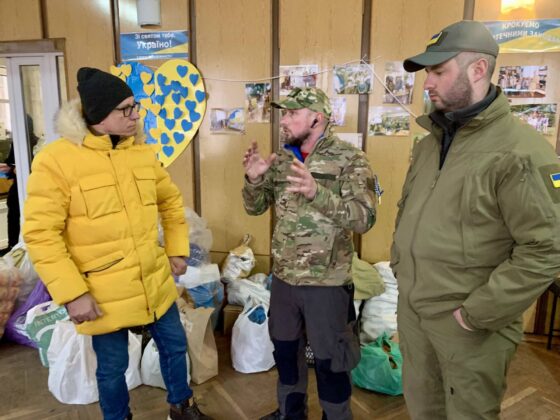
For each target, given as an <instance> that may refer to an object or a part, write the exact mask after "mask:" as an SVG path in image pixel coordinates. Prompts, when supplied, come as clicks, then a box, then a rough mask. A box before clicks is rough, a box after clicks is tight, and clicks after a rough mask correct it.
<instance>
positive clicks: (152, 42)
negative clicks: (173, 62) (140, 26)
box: [120, 31, 189, 62]
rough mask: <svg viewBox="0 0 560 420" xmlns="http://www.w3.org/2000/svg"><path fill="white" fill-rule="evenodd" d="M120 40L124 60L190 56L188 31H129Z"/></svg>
mask: <svg viewBox="0 0 560 420" xmlns="http://www.w3.org/2000/svg"><path fill="white" fill-rule="evenodd" d="M120 42H121V61H123V62H127V61H140V60H167V59H170V58H184V59H187V58H188V57H189V34H188V31H165V32H128V33H122V34H121V36H120Z"/></svg>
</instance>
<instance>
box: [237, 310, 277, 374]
mask: <svg viewBox="0 0 560 420" xmlns="http://www.w3.org/2000/svg"><path fill="white" fill-rule="evenodd" d="M258 308H262V310H263V311H264V314H265V320H264V322H262V323H261V324H258V323H256V322H253V321H251V319H250V318H249V317H250V316H251V314H252V313H253V312H255V311H256V310H257V309H258ZM267 313H268V306H266V305H263V304H258V305H256V306H252V304H247V305H245V308H244V309H243V312H242V313H241V314H240V315H239V317H238V318H237V320H236V321H235V324H234V325H233V331H232V337H231V361H232V363H233V368H234V369H235V370H236V371H238V372H242V373H255V372H264V371H267V370H269V369H270V368H272V367H273V366H274V357H273V355H272V352H273V351H274V346H273V345H272V341H270V336H269V335H268V315H267Z"/></svg>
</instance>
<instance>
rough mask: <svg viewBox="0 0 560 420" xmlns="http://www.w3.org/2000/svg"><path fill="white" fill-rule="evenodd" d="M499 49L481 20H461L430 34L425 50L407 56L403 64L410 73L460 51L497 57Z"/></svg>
mask: <svg viewBox="0 0 560 420" xmlns="http://www.w3.org/2000/svg"><path fill="white" fill-rule="evenodd" d="M499 49H500V47H499V46H498V43H497V42H496V41H495V40H494V38H493V37H492V34H491V33H490V31H489V30H488V28H486V26H484V24H483V23H482V22H477V21H475V20H462V21H460V22H456V23H454V24H452V25H449V26H448V27H446V28H444V29H443V30H442V31H441V32H439V33H437V34H435V35H434V36H432V38H431V39H430V41H429V42H428V45H427V46H426V51H425V52H423V53H422V54H418V55H415V56H414V57H410V58H407V59H406V60H404V63H403V66H404V69H405V70H406V71H408V72H411V73H412V72H415V71H418V70H422V69H423V68H424V67H427V66H437V65H438V64H441V63H444V62H446V61H447V60H450V59H452V58H453V57H455V56H456V55H458V54H459V53H461V52H478V53H485V54H490V55H492V56H494V57H497V56H498V51H499Z"/></svg>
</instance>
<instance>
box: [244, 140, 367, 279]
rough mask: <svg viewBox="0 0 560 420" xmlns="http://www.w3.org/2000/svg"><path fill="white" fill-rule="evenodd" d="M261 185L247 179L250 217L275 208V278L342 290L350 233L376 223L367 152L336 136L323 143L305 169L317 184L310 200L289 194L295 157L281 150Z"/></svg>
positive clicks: (347, 267)
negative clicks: (335, 287) (339, 287)
mask: <svg viewBox="0 0 560 420" xmlns="http://www.w3.org/2000/svg"><path fill="white" fill-rule="evenodd" d="M277 155H278V156H277V158H276V160H275V161H274V163H273V164H272V166H271V167H270V168H269V170H268V171H267V172H266V174H265V175H264V179H263V180H262V181H261V182H260V183H258V184H251V183H249V182H248V180H247V179H246V180H245V186H244V188H243V202H244V205H245V209H246V211H247V213H249V214H252V215H259V214H262V213H264V212H265V211H266V210H267V209H268V208H269V206H271V205H273V204H275V209H276V227H275V229H274V235H273V238H272V256H273V273H274V274H275V275H276V276H277V277H278V278H280V279H281V280H283V281H285V282H287V283H289V284H293V285H316V286H340V285H344V284H348V283H351V282H352V276H351V264H352V255H353V245H352V232H357V233H365V232H367V231H368V230H369V229H370V228H371V227H372V226H373V224H374V222H375V193H374V175H373V174H372V171H371V169H370V166H369V163H368V161H367V158H366V156H365V155H364V153H363V152H362V151H360V150H358V149H356V148H355V147H353V146H351V145H349V144H347V143H345V142H343V141H341V140H339V139H338V138H337V137H335V136H334V135H331V136H329V137H325V138H323V139H322V140H320V141H319V142H318V143H317V144H316V146H315V148H314V149H313V151H312V152H311V153H310V154H309V156H307V159H306V160H305V166H306V167H307V168H309V170H310V172H311V174H312V175H313V177H314V178H315V180H316V181H317V187H318V189H317V194H316V196H315V198H314V199H313V200H308V199H307V198H305V197H304V196H303V195H301V194H297V193H291V192H287V191H286V188H287V187H288V186H289V182H288V181H287V180H286V176H288V175H290V173H291V170H290V166H291V164H292V162H293V160H294V159H295V158H296V157H295V156H294V154H293V153H292V152H291V151H288V150H285V149H282V150H280V151H279V152H278V153H277Z"/></svg>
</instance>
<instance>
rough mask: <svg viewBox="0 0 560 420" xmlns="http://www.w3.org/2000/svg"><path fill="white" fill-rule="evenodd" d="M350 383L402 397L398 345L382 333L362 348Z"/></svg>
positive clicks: (400, 358) (400, 363)
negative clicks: (360, 356)
mask: <svg viewBox="0 0 560 420" xmlns="http://www.w3.org/2000/svg"><path fill="white" fill-rule="evenodd" d="M352 382H353V383H354V385H356V386H359V387H360V388H365V389H369V390H370V391H376V392H381V393H383V394H388V395H402V356H401V351H400V350H399V345H398V344H397V343H394V342H393V341H391V339H390V338H389V337H387V334H386V333H383V334H382V335H381V336H380V337H378V338H377V340H375V341H374V342H373V343H370V344H367V345H366V346H363V347H362V359H361V360H360V363H359V364H358V366H356V367H355V368H354V369H353V370H352Z"/></svg>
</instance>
